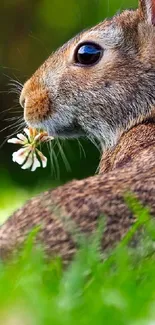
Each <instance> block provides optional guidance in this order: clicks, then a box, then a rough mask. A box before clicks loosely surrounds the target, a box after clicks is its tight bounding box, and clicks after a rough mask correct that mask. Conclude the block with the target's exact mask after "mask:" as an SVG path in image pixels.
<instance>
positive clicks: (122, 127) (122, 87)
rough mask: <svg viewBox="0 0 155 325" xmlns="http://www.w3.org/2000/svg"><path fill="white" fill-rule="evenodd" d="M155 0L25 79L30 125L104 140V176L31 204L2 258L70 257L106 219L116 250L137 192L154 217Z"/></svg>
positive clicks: (83, 37)
mask: <svg viewBox="0 0 155 325" xmlns="http://www.w3.org/2000/svg"><path fill="white" fill-rule="evenodd" d="M154 25H155V0H141V1H139V8H138V9H137V10H125V11H123V12H122V13H120V14H117V15H116V16H114V17H113V18H111V19H107V20H105V21H103V22H101V23H100V24H98V25H96V26H95V27H92V28H91V29H89V30H87V31H84V32H82V33H80V34H78V35H77V36H75V37H74V38H73V39H72V40H70V41H68V42H67V43H66V44H65V45H63V46H62V47H61V48H60V49H58V50H57V51H56V52H55V53H54V54H52V55H51V56H50V57H49V58H48V59H47V61H46V62H45V63H44V64H43V65H42V66H41V67H40V68H39V69H38V70H37V71H36V72H35V73H34V75H33V76H32V77H31V78H30V79H29V80H28V81H26V83H25V85H24V87H23V89H22V92H21V95H20V104H21V106H22V107H23V109H24V118H25V121H26V123H27V125H28V126H30V127H33V128H41V129H44V130H46V131H47V132H48V134H49V135H51V136H54V137H62V138H69V137H80V136H86V137H88V138H91V139H94V138H96V139H97V140H98V141H99V142H100V143H101V147H102V151H103V154H102V158H101V162H100V166H99V173H98V175H94V176H91V177H89V178H86V179H84V180H80V181H77V180H73V181H72V182H69V183H67V184H65V185H63V186H60V187H58V188H57V189H54V190H49V191H47V192H45V193H42V194H40V195H39V196H37V197H35V198H32V199H31V200H29V201H28V202H27V203H26V204H25V205H24V206H23V207H22V208H20V209H19V210H18V211H16V212H15V213H13V215H12V216H10V218H9V219H8V220H7V221H6V222H5V223H4V224H3V225H2V226H1V227H0V256H1V257H4V258H5V257H7V256H8V255H9V254H11V253H12V252H13V251H14V250H15V249H16V248H18V247H21V246H22V244H23V242H24V241H25V238H26V237H27V234H28V233H29V232H30V231H31V229H33V227H35V226H37V225H39V226H40V231H39V232H38V235H37V240H38V241H39V242H42V243H43V245H44V248H45V251H46V252H47V254H48V255H49V256H55V255H60V256H61V257H62V258H63V260H64V261H66V262H67V261H69V260H71V259H72V257H73V256H74V253H75V251H76V249H77V247H78V242H77V240H76V236H73V234H72V232H73V228H74V227H75V228H76V229H78V231H80V232H81V233H82V234H84V235H86V236H90V235H91V234H92V232H94V231H95V229H96V227H97V224H98V220H99V218H100V217H101V216H103V218H104V219H105V229H104V232H103V236H102V240H101V246H102V248H103V250H106V249H109V248H111V247H113V246H114V245H116V243H117V242H119V241H120V240H121V239H122V238H123V237H124V236H125V234H126V233H127V231H128V230H129V229H130V227H131V226H132V224H133V223H134V222H135V220H136V216H135V215H134V212H133V211H131V210H130V209H129V207H128V205H127V204H126V199H125V195H126V193H128V192H130V193H133V195H134V196H135V197H136V198H137V199H138V200H140V202H141V203H142V204H143V205H144V206H145V205H146V206H148V207H149V209H150V214H151V215H152V216H153V215H154V213H155V159H154V157H155V146H154V143H155V118H154V113H155V91H154V90H155V26H154Z"/></svg>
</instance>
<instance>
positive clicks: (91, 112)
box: [20, 0, 155, 146]
mask: <svg viewBox="0 0 155 325" xmlns="http://www.w3.org/2000/svg"><path fill="white" fill-rule="evenodd" d="M154 23H155V0H150V1H148V0H141V1H140V3H139V9H137V10H135V11H134V10H131V11H124V12H122V13H121V14H120V15H116V16H114V17H113V18H112V19H109V20H105V21H104V22H102V23H100V24H99V25H97V26H95V27H93V28H91V29H89V30H87V31H84V32H82V33H80V34H79V35H77V36H76V37H74V38H73V39H71V40H70V41H69V42H68V43H66V44H65V45H63V46H62V47H61V48H60V49H58V50H57V51H56V52H55V53H54V54H52V55H51V56H50V57H49V58H48V59H47V61H46V62H45V63H44V64H43V65H42V66H41V67H40V68H39V69H38V70H37V71H36V72H35V73H34V75H33V76H32V77H31V78H30V79H29V80H28V81H27V82H26V83H25V85H24V87H23V90H22V93H21V97H20V102H21V105H22V106H23V107H24V117H25V121H26V123H27V124H28V125H29V126H31V127H35V128H43V129H46V130H47V132H48V133H49V134H50V135H53V136H58V137H77V136H88V137H96V138H97V139H99V141H101V142H102V144H104V145H106V146H111V145H114V144H115V143H116V142H117V139H118V138H119V137H120V135H121V134H122V133H123V132H125V131H127V130H128V129H130V128H131V127H132V126H134V125H136V124H138V123H141V122H142V121H145V120H147V119H148V118H149V117H150V116H153V111H154V105H155V27H154Z"/></svg>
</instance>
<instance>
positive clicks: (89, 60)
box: [74, 43, 103, 65]
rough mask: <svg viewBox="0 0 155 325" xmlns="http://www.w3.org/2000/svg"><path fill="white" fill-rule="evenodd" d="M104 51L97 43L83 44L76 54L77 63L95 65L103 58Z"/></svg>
mask: <svg viewBox="0 0 155 325" xmlns="http://www.w3.org/2000/svg"><path fill="white" fill-rule="evenodd" d="M102 54H103V49H102V48H101V47H100V46H99V45H98V44H95V43H83V44H81V45H79V46H78V48H77V49H76V52H75V56H74V60H75V63H77V64H80V65H93V64H95V63H97V62H98V61H99V59H100V58H101V57H102Z"/></svg>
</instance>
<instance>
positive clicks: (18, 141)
mask: <svg viewBox="0 0 155 325" xmlns="http://www.w3.org/2000/svg"><path fill="white" fill-rule="evenodd" d="M7 142H8V143H13V144H23V141H21V140H19V139H17V138H12V139H9V140H8V141H7Z"/></svg>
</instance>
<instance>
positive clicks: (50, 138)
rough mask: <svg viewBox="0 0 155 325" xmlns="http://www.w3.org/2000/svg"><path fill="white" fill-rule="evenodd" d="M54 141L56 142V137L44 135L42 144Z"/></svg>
mask: <svg viewBox="0 0 155 325" xmlns="http://www.w3.org/2000/svg"><path fill="white" fill-rule="evenodd" d="M52 140H54V137H51V136H49V135H44V136H43V137H42V138H41V139H40V141H41V142H47V141H52Z"/></svg>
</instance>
